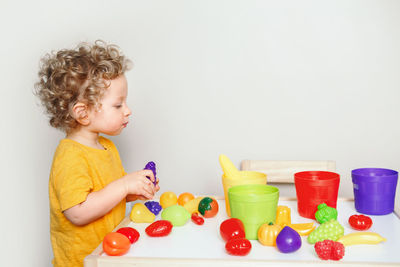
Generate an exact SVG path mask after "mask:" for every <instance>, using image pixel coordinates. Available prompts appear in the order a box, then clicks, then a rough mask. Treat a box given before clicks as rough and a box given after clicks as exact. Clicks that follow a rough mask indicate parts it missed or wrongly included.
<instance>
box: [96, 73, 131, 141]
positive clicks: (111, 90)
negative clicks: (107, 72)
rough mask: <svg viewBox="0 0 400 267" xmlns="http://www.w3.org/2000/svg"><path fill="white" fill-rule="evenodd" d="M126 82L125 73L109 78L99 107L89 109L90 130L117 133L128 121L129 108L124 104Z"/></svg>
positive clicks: (110, 133) (126, 91)
mask: <svg viewBox="0 0 400 267" xmlns="http://www.w3.org/2000/svg"><path fill="white" fill-rule="evenodd" d="M127 94H128V84H127V81H126V78H125V75H121V76H119V77H118V78H116V79H114V80H111V84H110V86H109V87H108V88H107V89H106V90H105V92H104V95H103V97H102V98H101V100H100V104H101V107H100V109H96V108H93V109H91V111H90V115H89V116H90V119H91V120H90V122H91V123H90V128H91V130H92V131H95V132H99V133H103V134H107V135H118V134H120V133H121V132H122V130H123V129H124V128H125V127H126V125H127V124H128V122H129V115H131V110H130V109H129V107H128V105H127V104H126V97H127Z"/></svg>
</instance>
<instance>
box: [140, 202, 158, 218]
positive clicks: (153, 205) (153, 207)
mask: <svg viewBox="0 0 400 267" xmlns="http://www.w3.org/2000/svg"><path fill="white" fill-rule="evenodd" d="M144 205H145V206H146V207H147V208H148V209H149V211H151V212H152V213H153V214H154V215H156V216H157V215H158V214H159V213H160V211H161V210H162V207H161V205H160V203H158V202H157V201H147V202H146V203H144Z"/></svg>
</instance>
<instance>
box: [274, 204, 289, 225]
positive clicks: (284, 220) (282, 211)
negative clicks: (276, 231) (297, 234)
mask: <svg viewBox="0 0 400 267" xmlns="http://www.w3.org/2000/svg"><path fill="white" fill-rule="evenodd" d="M291 223H292V217H291V215H290V208H289V207H288V206H278V207H277V208H276V221H275V224H276V225H279V226H280V227H281V228H283V227H285V226H287V225H290V224H291Z"/></svg>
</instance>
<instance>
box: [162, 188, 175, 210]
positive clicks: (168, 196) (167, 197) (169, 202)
mask: <svg viewBox="0 0 400 267" xmlns="http://www.w3.org/2000/svg"><path fill="white" fill-rule="evenodd" d="M177 203H178V197H177V196H176V195H175V193H174V192H171V191H168V192H164V193H162V195H161V197H160V205H161V207H162V208H163V209H166V208H168V207H170V206H173V205H176V204H177Z"/></svg>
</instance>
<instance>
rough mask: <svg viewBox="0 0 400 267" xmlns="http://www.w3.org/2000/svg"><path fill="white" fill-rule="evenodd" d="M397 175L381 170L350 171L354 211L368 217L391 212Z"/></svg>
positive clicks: (390, 171)
mask: <svg viewBox="0 0 400 267" xmlns="http://www.w3.org/2000/svg"><path fill="white" fill-rule="evenodd" d="M398 175H399V174H398V172H397V171H394V170H390V169H382V168H361V169H355V170H352V171H351V176H352V180H353V189H354V204H355V207H356V210H357V211H358V212H360V213H364V214H369V215H385V214H389V213H391V212H393V209H394V199H395V196H396V185H397V179H398Z"/></svg>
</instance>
